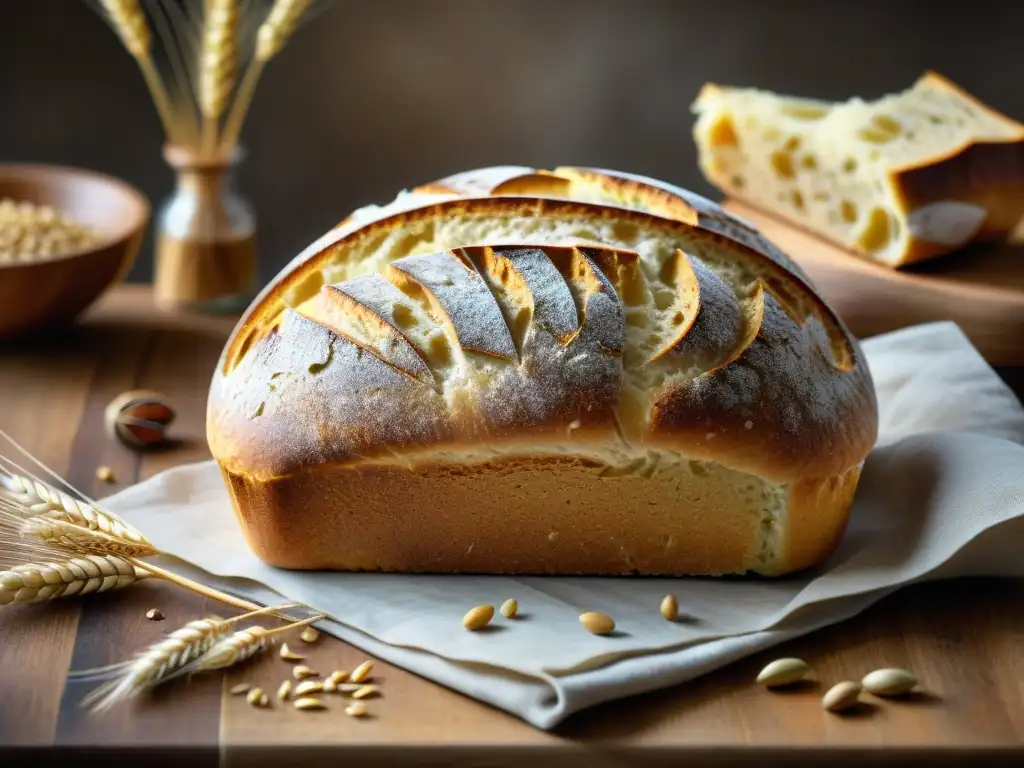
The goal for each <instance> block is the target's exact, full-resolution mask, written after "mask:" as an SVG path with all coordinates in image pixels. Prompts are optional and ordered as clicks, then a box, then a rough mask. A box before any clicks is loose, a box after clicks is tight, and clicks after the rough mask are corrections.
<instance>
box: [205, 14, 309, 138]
mask: <svg viewBox="0 0 1024 768" xmlns="http://www.w3.org/2000/svg"><path fill="white" fill-rule="evenodd" d="M311 2H312V0H276V2H275V3H274V5H273V7H272V8H271V9H270V13H269V14H267V18H266V20H265V21H264V22H263V23H262V24H261V25H260V28H259V30H258V31H257V32H256V51H255V54H254V55H253V57H252V60H251V61H250V62H249V65H248V66H247V67H246V69H245V75H244V76H243V77H242V84H241V85H240V86H239V87H238V93H237V94H236V95H235V99H234V101H233V102H232V104H231V110H230V111H229V112H228V118H227V121H226V122H225V124H224V133H223V136H222V138H221V148H222V149H223V150H227V149H229V148H231V147H233V146H234V145H235V142H236V141H238V134H239V133H240V132H241V130H242V121H243V120H245V115H246V113H247V112H248V110H249V105H250V104H251V103H252V97H253V94H254V93H255V91H256V84H257V83H258V82H259V79H260V74H261V73H262V72H263V67H264V66H266V63H267V62H268V61H270V60H271V59H272V58H274V57H275V56H276V55H277V54H279V53H280V52H281V49H282V48H284V46H285V43H287V42H288V38H289V37H291V35H292V33H293V32H294V31H295V27H296V26H297V25H298V23H299V20H300V19H301V18H302V15H303V14H304V13H305V12H306V11H307V10H308V9H309V6H310V3H311Z"/></svg>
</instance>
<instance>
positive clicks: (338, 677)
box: [331, 669, 348, 684]
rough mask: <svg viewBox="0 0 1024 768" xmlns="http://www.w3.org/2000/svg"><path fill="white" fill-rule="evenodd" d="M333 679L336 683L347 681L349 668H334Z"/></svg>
mask: <svg viewBox="0 0 1024 768" xmlns="http://www.w3.org/2000/svg"><path fill="white" fill-rule="evenodd" d="M331 680H333V681H334V683H335V684H337V683H343V682H345V681H346V680H348V670H345V669H336V670H334V671H333V672H331Z"/></svg>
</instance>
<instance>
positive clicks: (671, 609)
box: [661, 595, 679, 621]
mask: <svg viewBox="0 0 1024 768" xmlns="http://www.w3.org/2000/svg"><path fill="white" fill-rule="evenodd" d="M661 615H662V616H664V617H665V620H666V621H675V620H676V619H678V618H679V601H678V600H676V596H675V595H665V598H664V599H663V600H662V601H661Z"/></svg>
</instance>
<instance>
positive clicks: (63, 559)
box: [0, 430, 261, 611]
mask: <svg viewBox="0 0 1024 768" xmlns="http://www.w3.org/2000/svg"><path fill="white" fill-rule="evenodd" d="M0 440H2V441H5V442H6V443H7V444H8V445H9V446H10V447H11V450H12V452H13V453H15V454H20V456H21V457H22V461H23V462H25V463H31V464H33V465H35V466H36V467H37V468H38V470H39V471H40V472H41V473H43V474H45V475H47V476H49V477H50V479H52V480H54V481H55V482H60V483H62V484H63V485H65V486H66V487H67V489H68V490H66V491H65V490H61V489H59V488H57V487H56V486H54V485H53V484H51V483H50V482H47V480H44V479H43V478H41V477H39V476H37V475H36V474H34V473H33V472H32V471H30V470H28V469H26V468H25V467H24V466H23V465H22V464H21V463H19V462H18V461H15V460H14V459H12V458H10V456H9V455H7V454H6V452H5V451H4V450H2V448H3V444H2V443H0V568H6V570H0V585H7V584H9V585H10V589H13V590H14V592H13V593H11V592H10V591H0V602H7V603H13V602H41V601H42V600H44V599H56V598H60V597H71V596H73V595H85V594H91V593H94V592H100V591H105V590H107V589H115V588H120V587H126V586H130V585H131V584H133V583H135V582H136V581H139V580H141V579H144V578H151V577H152V578H159V579H163V580H165V581H169V582H172V583H174V584H177V585H178V586H180V587H183V588H185V589H188V590H190V591H192V592H195V593H197V594H200V595H203V596H205V597H209V598H211V599H213V600H217V601H219V602H222V603H225V604H227V605H231V606H234V607H236V608H241V609H242V610H246V611H253V610H261V608H260V606H259V605H256V604H255V603H253V602H250V601H249V600H244V599H242V598H239V597H235V596H234V595H230V594H228V593H226V592H222V591H220V590H218V589H214V588H212V587H208V586H206V585H205V584H201V583H199V582H197V581H193V580H192V579H189V578H187V577H184V576H181V575H179V574H176V573H174V572H172V571H169V570H167V569H165V568H163V567H161V566H159V565H157V564H156V563H154V562H152V561H151V560H150V558H153V557H157V556H160V555H161V554H163V553H162V552H161V551H160V549H159V548H158V547H156V546H155V545H154V544H152V543H151V542H150V541H149V540H148V539H147V538H146V536H145V535H144V534H143V533H142V532H141V531H139V530H138V529H136V528H135V527H134V526H131V525H129V524H128V523H126V522H125V521H124V520H122V519H121V518H120V517H118V516H117V515H114V514H111V513H110V512H107V511H106V510H104V509H103V508H102V507H101V506H100V505H99V504H97V503H95V502H94V501H92V500H90V499H88V498H87V497H86V496H85V494H83V493H81V492H80V491H77V490H76V489H74V488H73V487H71V486H70V485H69V484H68V483H67V482H66V481H64V480H63V479H62V478H60V477H59V476H58V475H57V474H56V473H55V472H54V471H53V470H51V469H50V468H49V467H46V466H45V465H44V464H43V463H42V462H40V461H39V460H38V459H36V458H35V457H34V456H32V455H31V454H30V453H29V452H28V451H26V450H25V449H24V448H23V447H22V446H21V445H19V444H18V443H17V442H16V441H15V440H14V439H13V438H12V437H11V436H10V435H8V434H7V433H6V432H4V431H3V430H0ZM83 558H84V559H90V560H91V562H93V563H94V564H95V565H96V567H97V568H99V567H100V566H101V564H103V567H104V568H106V572H104V574H103V576H104V579H106V580H105V581H104V582H102V583H97V582H89V579H95V578H99V576H96V575H92V572H91V570H90V571H89V572H88V573H85V572H84V571H83V566H82V563H81V562H80V561H81V560H82V559H83ZM95 558H99V560H96V559H95ZM105 558H106V559H105ZM127 566H131V567H133V568H134V571H130V570H128V568H127ZM111 569H113V570H115V571H117V572H118V577H119V578H117V579H114V578H113V573H112V572H111ZM122 571H123V573H122ZM130 577H131V578H130ZM26 579H27V580H28V581H27V582H26ZM47 579H49V581H47ZM83 579H84V580H85V582H87V583H88V584H89V589H86V588H85V584H83V585H82V586H79V587H70V586H67V585H69V584H72V583H73V582H75V581H82V580H83ZM45 583H50V584H53V585H54V588H53V589H43V590H41V591H40V592H37V593H36V594H32V595H31V599H28V598H29V597H30V593H28V592H25V593H21V594H23V596H24V597H23V598H22V599H18V598H17V597H16V596H17V595H18V594H19V593H20V591H21V590H22V589H23V588H25V587H28V588H30V589H34V588H35V587H37V586H42V585H43V584H45ZM60 583H63V584H64V585H65V586H64V587H60V586H59V585H60ZM101 586H102V589H101V588H100V587H101ZM5 589H6V587H5ZM12 594H13V595H15V596H14V597H12V596H11V595H12ZM40 595H43V596H44V597H40Z"/></svg>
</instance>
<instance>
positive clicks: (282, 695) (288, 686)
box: [277, 680, 292, 701]
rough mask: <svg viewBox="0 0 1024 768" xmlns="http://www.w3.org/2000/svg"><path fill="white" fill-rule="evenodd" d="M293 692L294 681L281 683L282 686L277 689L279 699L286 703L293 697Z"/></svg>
mask: <svg viewBox="0 0 1024 768" xmlns="http://www.w3.org/2000/svg"><path fill="white" fill-rule="evenodd" d="M291 692H292V681H291V680H285V681H284V682H283V683H281V685H279V686H278V687H277V698H279V699H280V700H281V701H284V700H285V699H287V698H288V697H289V696H290V695H291Z"/></svg>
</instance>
